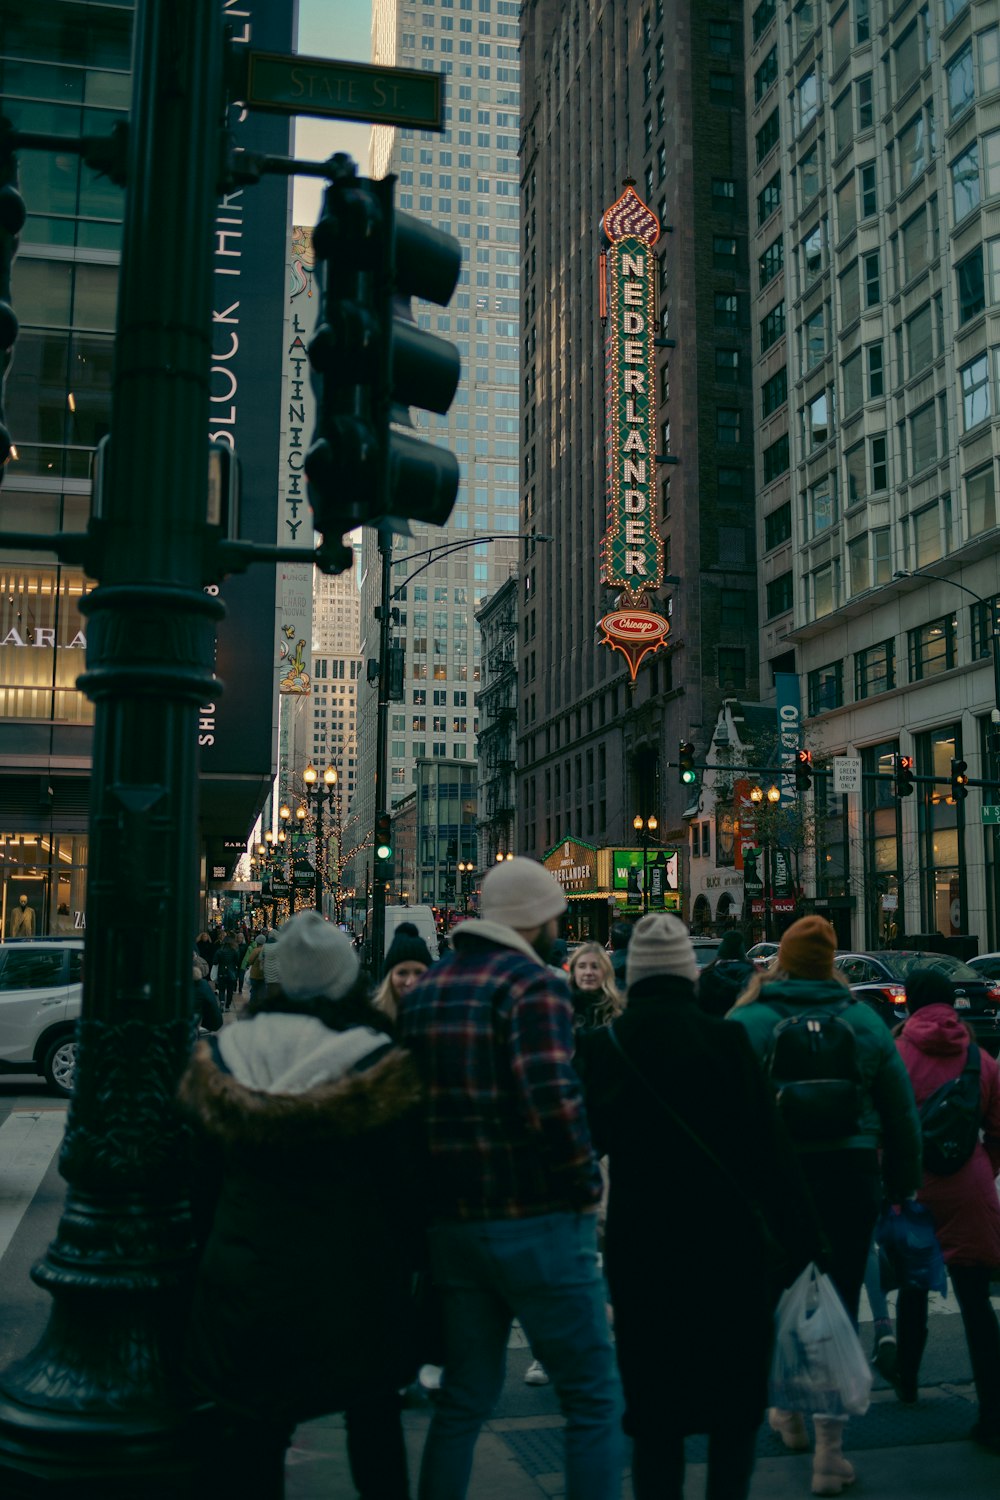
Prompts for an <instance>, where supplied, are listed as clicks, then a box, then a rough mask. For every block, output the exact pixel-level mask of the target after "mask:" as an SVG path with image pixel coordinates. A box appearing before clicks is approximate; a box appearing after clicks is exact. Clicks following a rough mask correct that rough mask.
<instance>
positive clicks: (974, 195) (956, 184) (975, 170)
mask: <svg viewBox="0 0 1000 1500" xmlns="http://www.w3.org/2000/svg"><path fill="white" fill-rule="evenodd" d="M951 196H952V203H953V205H954V209H955V222H956V223H957V222H958V220H959V219H964V218H965V216H966V214H969V213H971V212H972V210H973V209H974V208H977V207H978V206H979V199H980V189H979V142H978V141H973V142H972V145H971V146H968V147H967V148H966V149H965V150H964V151H963V152H962V154H961V156H956V158H955V160H954V161H953V162H952V164H951Z"/></svg>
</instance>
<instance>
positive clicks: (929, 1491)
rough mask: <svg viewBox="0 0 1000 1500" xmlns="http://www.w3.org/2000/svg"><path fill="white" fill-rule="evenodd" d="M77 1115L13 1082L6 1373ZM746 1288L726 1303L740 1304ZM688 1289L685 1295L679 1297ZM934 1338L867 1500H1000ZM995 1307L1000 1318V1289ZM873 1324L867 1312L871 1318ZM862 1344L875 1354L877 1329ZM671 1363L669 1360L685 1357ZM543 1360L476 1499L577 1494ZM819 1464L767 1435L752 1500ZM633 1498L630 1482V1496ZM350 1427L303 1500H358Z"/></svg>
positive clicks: (957, 1350)
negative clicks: (348, 1448) (915, 1401)
mask: <svg viewBox="0 0 1000 1500" xmlns="http://www.w3.org/2000/svg"><path fill="white" fill-rule="evenodd" d="M65 1114H66V1106H65V1105H64V1104H62V1103H60V1102H58V1101H56V1100H54V1099H53V1098H52V1097H51V1096H50V1095H49V1094H48V1093H47V1092H46V1090H45V1088H44V1085H43V1084H42V1083H41V1082H36V1081H35V1080H34V1079H30V1080H29V1079H26V1078H15V1077H11V1076H6V1077H3V1078H0V1289H2V1290H0V1366H3V1365H6V1364H7V1362H8V1361H9V1360H10V1359H12V1358H14V1357H16V1356H17V1355H18V1354H19V1353H21V1352H24V1351H26V1350H27V1349H29V1348H30V1347H31V1346H32V1345H33V1343H34V1342H35V1340H36V1339H37V1337H38V1336H39V1334H40V1332H41V1330H42V1328H43V1327H44V1323H45V1319H46V1316H47V1312H48V1297H47V1296H46V1295H45V1294H44V1293H43V1292H41V1291H39V1290H38V1288H37V1287H35V1286H34V1284H33V1283H32V1281H31V1280H30V1274H29V1273H30V1269H31V1266H32V1264H33V1262H34V1261H35V1260H36V1259H37V1258H38V1256H40V1255H41V1254H42V1252H43V1251H44V1249H45V1247H46V1245H47V1244H48V1242H49V1240H50V1239H51V1238H52V1236H53V1234H54V1232H55V1228H56V1223H57V1220H58V1216H59V1212H60V1209H61V1206H62V1198H63V1182H62V1179H61V1178H60V1176H59V1174H58V1168H57V1158H58V1148H59V1142H60V1139H61V1134H62V1127H63V1124H64V1121H65ZM738 1280H739V1273H738V1266H736V1265H734V1273H733V1284H732V1286H731V1287H729V1288H720V1295H727V1294H729V1295H732V1294H735V1293H737V1292H738ZM683 1294H684V1289H683V1288H682V1287H678V1288H677V1295H678V1297H682V1296H683ZM934 1302H935V1304H936V1305H935V1307H934V1310H933V1313H932V1318H931V1335H930V1342H929V1345H928V1349H927V1354H926V1356H925V1359H924V1364H923V1368H922V1371H921V1381H922V1384H921V1394H920V1403H919V1405H918V1406H917V1407H915V1408H911V1409H907V1408H904V1407H901V1406H900V1405H899V1404H898V1402H897V1401H896V1398H895V1396H894V1394H893V1392H892V1391H891V1390H890V1389H889V1388H888V1387H887V1386H886V1385H885V1382H884V1381H882V1380H881V1379H880V1378H878V1377H876V1383H875V1390H874V1393H873V1401H872V1406H871V1409H870V1411H869V1412H868V1415H867V1416H865V1417H864V1418H861V1419H858V1420H856V1421H853V1422H852V1423H851V1424H850V1426H849V1428H848V1435H847V1439H846V1443H845V1447H846V1449H847V1450H848V1451H849V1452H850V1453H851V1455H852V1457H854V1456H855V1455H856V1467H857V1468H858V1471H859V1479H858V1486H857V1490H856V1493H858V1494H862V1493H868V1494H875V1493H878V1494H881V1495H898V1496H900V1497H905V1500H932V1497H933V1500H939V1497H940V1496H942V1495H947V1494H961V1495H962V1496H963V1497H964V1500H987V1497H989V1500H994V1497H995V1496H996V1494H997V1490H998V1485H1000V1459H997V1458H995V1457H992V1456H991V1455H989V1454H987V1453H984V1452H982V1451H981V1450H980V1449H978V1448H976V1447H974V1446H973V1444H972V1443H970V1442H968V1441H966V1440H965V1435H966V1433H967V1432H968V1429H969V1427H970V1426H971V1423H972V1420H973V1417H974V1394H973V1391H972V1387H971V1383H970V1373H969V1359H968V1354H967V1351H966V1348H965V1341H964V1338H963V1336H962V1327H961V1322H960V1320H959V1318H958V1316H957V1314H956V1310H955V1304H954V1299H953V1298H949V1299H947V1301H941V1299H937V1298H935V1299H934ZM994 1304H995V1305H996V1306H998V1307H1000V1283H998V1285H997V1296H995V1297H994ZM862 1318H863V1320H864V1319H866V1318H867V1308H866V1307H863V1310H862ZM861 1335H862V1340H863V1342H864V1344H865V1347H866V1349H867V1348H869V1347H870V1344H871V1324H870V1321H868V1322H866V1321H863V1322H862V1327H861ZM682 1357H683V1355H682V1353H681V1352H680V1351H671V1350H670V1348H669V1341H668V1342H667V1344H666V1345H665V1348H664V1358H682ZM718 1358H719V1401H720V1407H721V1408H724V1406H725V1369H726V1351H725V1349H721V1348H720V1350H719V1351H718ZM529 1359H530V1353H529V1351H528V1349H527V1348H526V1347H525V1343H524V1339H523V1337H522V1336H521V1334H520V1333H519V1331H518V1330H517V1329H515V1330H514V1333H513V1335H512V1337H511V1346H510V1357H509V1361H508V1378H507V1383H506V1385H505V1388H504V1392H503V1396H502V1398H501V1401H500V1404H499V1406H498V1408H497V1412H496V1415H495V1417H494V1419H493V1421H492V1422H490V1424H489V1425H488V1427H487V1428H486V1430H485V1431H484V1433H483V1435H482V1438H481V1439H480V1443H479V1447H478V1449H477V1457H476V1467H475V1472H474V1478H473V1485H472V1490H471V1495H472V1496H473V1497H474V1500H537V1497H539V1496H543V1495H544V1496H549V1497H558V1496H561V1495H562V1494H563V1484H562V1475H561V1472H560V1463H561V1445H562V1434H561V1428H562V1421H561V1418H560V1416H559V1412H558V1405H557V1402H556V1399H555V1395H554V1393H553V1391H552V1389H551V1387H548V1386H541V1387H539V1386H527V1385H525V1384H524V1372H525V1370H526V1368H527V1366H528V1363H529ZM429 1416H430V1408H429V1407H428V1408H426V1409H420V1410H410V1411H407V1412H406V1414H405V1423H406V1429H407V1435H408V1440H409V1444H410V1452H411V1460H412V1472H413V1474H414V1476H415V1475H416V1472H417V1465H418V1463H419V1455H420V1449H421V1444H422V1441H423V1436H424V1433H425V1431H426V1428H427V1423H428V1421H429ZM688 1451H689V1459H690V1466H689V1480H688V1485H687V1500H701V1497H702V1496H703V1494H704V1464H703V1460H704V1454H705V1444H704V1439H701V1438H696V1439H692V1440H691V1441H690V1443H689V1448H688ZM809 1464H810V1460H809V1458H808V1457H791V1456H788V1455H786V1454H784V1452H783V1451H782V1449H781V1447H780V1444H779V1442H778V1440H777V1438H775V1437H774V1436H773V1435H772V1434H771V1433H770V1432H769V1431H767V1430H766V1429H764V1430H762V1432H761V1435H760V1439H759V1445H758V1464H757V1469H756V1473H755V1477H754V1484H753V1489H752V1492H751V1494H752V1500H785V1497H788V1500H791V1497H793V1496H796V1497H797V1496H802V1495H806V1494H808V1491H809V1473H810V1469H809ZM629 1493H630V1490H629V1486H628V1483H627V1480H626V1483H625V1486H624V1488H623V1495H625V1496H627V1495H628V1494H629ZM353 1494H354V1490H353V1487H352V1485H351V1482H350V1477H349V1474H348V1469H347V1460H346V1453H345V1448H344V1436H343V1424H342V1421H341V1419H340V1418H339V1417H327V1418H323V1419H322V1420H319V1421H315V1422H310V1423H306V1424H304V1425H303V1426H302V1427H300V1428H299V1429H298V1432H297V1433H296V1438H295V1444H294V1446H293V1448H292V1451H291V1454H290V1456H289V1481H288V1495H289V1497H290V1500H351V1497H352V1496H353Z"/></svg>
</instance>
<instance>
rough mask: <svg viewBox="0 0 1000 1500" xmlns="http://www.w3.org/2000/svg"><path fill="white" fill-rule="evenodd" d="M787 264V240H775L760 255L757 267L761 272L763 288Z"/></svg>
mask: <svg viewBox="0 0 1000 1500" xmlns="http://www.w3.org/2000/svg"><path fill="white" fill-rule="evenodd" d="M784 264H785V242H784V240H782V239H777V240H774V241H773V242H772V243H771V244H770V245H768V247H767V249H766V250H765V251H764V252H763V254H762V255H761V256H760V259H759V260H758V262H757V268H758V271H759V272H760V285H761V289H762V290H763V288H764V287H766V286H767V284H768V282H769V281H773V280H774V278H775V276H777V274H778V272H779V271H780V270H781V268H782V267H783V266H784Z"/></svg>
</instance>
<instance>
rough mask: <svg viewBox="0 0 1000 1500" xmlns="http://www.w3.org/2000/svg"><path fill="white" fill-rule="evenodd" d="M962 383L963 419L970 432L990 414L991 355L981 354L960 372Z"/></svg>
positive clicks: (965, 428) (965, 427)
mask: <svg viewBox="0 0 1000 1500" xmlns="http://www.w3.org/2000/svg"><path fill="white" fill-rule="evenodd" d="M958 375H959V379H960V381H961V383H962V421H963V424H964V430H965V431H966V432H968V431H969V430H970V429H971V428H973V427H978V425H979V423H980V422H985V421H986V419H987V418H988V417H989V414H990V362H989V356H988V355H986V354H979V355H977V356H976V358H975V359H973V360H970V362H969V363H968V364H967V365H963V366H962V368H961V369H960V370H959V372H958Z"/></svg>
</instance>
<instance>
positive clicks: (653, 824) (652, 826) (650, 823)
mask: <svg viewBox="0 0 1000 1500" xmlns="http://www.w3.org/2000/svg"><path fill="white" fill-rule="evenodd" d="M659 826H660V825H659V824H658V823H657V821H656V819H655V818H654V817H653V815H652V813H650V815H649V817H648V818H647V819H646V827H647V828H648V829H649V831H650V833H655V832H656V830H657V828H658V827H659Z"/></svg>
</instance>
